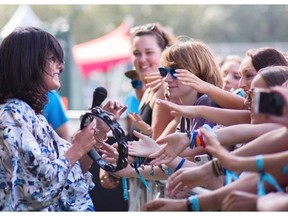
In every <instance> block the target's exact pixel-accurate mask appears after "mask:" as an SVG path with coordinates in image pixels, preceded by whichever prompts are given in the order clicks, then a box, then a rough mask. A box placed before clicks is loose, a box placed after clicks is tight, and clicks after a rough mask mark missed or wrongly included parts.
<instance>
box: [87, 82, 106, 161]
mask: <svg viewBox="0 0 288 216" xmlns="http://www.w3.org/2000/svg"><path fill="white" fill-rule="evenodd" d="M106 97H107V90H106V89H105V88H104V87H101V86H100V87H97V88H96V89H95V90H94V92H93V101H92V107H91V110H92V109H93V108H94V107H97V106H100V105H101V104H102V102H103V101H104V100H105V99H106ZM89 121H90V120H89ZM90 122H91V121H90ZM90 122H89V123H90ZM88 155H89V157H90V158H91V159H92V160H93V161H98V160H99V154H98V153H97V151H96V150H95V149H91V150H90V151H89V152H88Z"/></svg>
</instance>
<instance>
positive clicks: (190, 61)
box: [161, 37, 223, 88]
mask: <svg viewBox="0 0 288 216" xmlns="http://www.w3.org/2000/svg"><path fill="white" fill-rule="evenodd" d="M161 64H162V65H163V66H168V67H171V68H179V69H180V68H182V69H186V70H188V71H190V72H191V73H193V74H195V75H196V76H197V77H199V78H200V79H202V80H203V81H205V82H208V83H211V84H212V85H215V86H217V87H219V88H222V86H223V78H222V76H221V73H220V68H219V65H218V64H217V63H216V60H215V57H214V55H213V54H212V51H211V50H210V49H209V48H208V46H207V45H206V44H204V43H203V42H201V41H198V40H195V39H191V38H189V39H188V40H183V39H182V37H180V38H178V41H177V42H176V43H175V44H173V45H172V46H170V47H168V48H167V49H165V50H164V51H163V53H162V57H161Z"/></svg>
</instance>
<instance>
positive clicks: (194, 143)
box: [189, 130, 198, 149]
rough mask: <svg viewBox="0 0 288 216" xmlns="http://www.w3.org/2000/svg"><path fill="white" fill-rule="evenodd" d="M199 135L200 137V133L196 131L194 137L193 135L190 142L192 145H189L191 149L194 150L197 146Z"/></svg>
mask: <svg viewBox="0 0 288 216" xmlns="http://www.w3.org/2000/svg"><path fill="white" fill-rule="evenodd" d="M197 135H198V131H197V130H194V131H193V133H192V135H191V140H190V145H189V147H190V148H191V149H193V148H194V147H195V146H196V137H197Z"/></svg>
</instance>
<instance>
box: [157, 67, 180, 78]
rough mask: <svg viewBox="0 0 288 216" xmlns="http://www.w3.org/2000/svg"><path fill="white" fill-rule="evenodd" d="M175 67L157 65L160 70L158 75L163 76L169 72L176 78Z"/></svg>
mask: <svg viewBox="0 0 288 216" xmlns="http://www.w3.org/2000/svg"><path fill="white" fill-rule="evenodd" d="M175 70H176V69H175V68H169V67H159V68H158V71H159V72H160V75H161V76H162V77H163V78H165V77H166V76H167V74H168V73H169V74H170V75H171V77H172V78H173V79H177V76H176V75H175V74H176V71H175Z"/></svg>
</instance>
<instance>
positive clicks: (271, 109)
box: [254, 91, 284, 116]
mask: <svg viewBox="0 0 288 216" xmlns="http://www.w3.org/2000/svg"><path fill="white" fill-rule="evenodd" d="M283 110H284V100H283V98H282V96H281V95H279V94H277V93H275V92H264V91H263V92H261V91H258V92H255V96H254V113H259V114H261V113H262V114H269V115H276V116H282V115H283Z"/></svg>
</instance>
